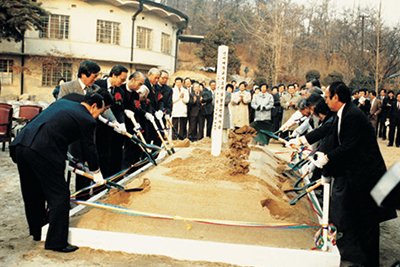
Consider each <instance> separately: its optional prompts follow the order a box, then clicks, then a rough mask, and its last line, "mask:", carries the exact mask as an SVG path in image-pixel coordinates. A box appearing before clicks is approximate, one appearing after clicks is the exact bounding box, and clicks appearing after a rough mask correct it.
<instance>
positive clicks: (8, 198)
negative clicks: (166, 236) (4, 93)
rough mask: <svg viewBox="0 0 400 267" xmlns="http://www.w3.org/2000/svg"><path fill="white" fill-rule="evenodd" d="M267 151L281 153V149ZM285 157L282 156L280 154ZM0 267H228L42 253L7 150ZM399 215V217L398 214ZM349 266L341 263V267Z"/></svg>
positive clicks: (387, 238) (396, 235)
mask: <svg viewBox="0 0 400 267" xmlns="http://www.w3.org/2000/svg"><path fill="white" fill-rule="evenodd" d="M379 144H380V147H381V152H382V154H383V156H384V158H385V161H386V164H387V167H388V168H389V167H390V166H391V165H392V164H393V163H395V162H397V161H399V159H400V148H396V147H390V148H388V147H387V146H386V145H387V142H386V141H385V142H383V141H381V140H379ZM268 148H270V149H273V150H274V151H278V152H284V151H285V150H286V149H285V148H283V147H282V145H280V144H277V143H272V144H270V145H269V146H268ZM281 155H285V153H283V154H281ZM0 182H1V184H2V186H1V187H0V195H1V196H2V204H1V210H0V222H1V228H0V266H161V267H166V266H178V267H181V266H204V267H211V266H221V267H225V266H232V265H229V264H224V263H219V264H218V263H208V262H193V261H190V262H189V261H180V260H175V259H172V258H168V257H162V256H152V255H137V254H127V253H120V252H106V251H101V250H93V249H88V248H83V247H81V248H80V249H79V250H78V251H76V252H74V253H70V254H63V253H57V252H53V251H47V250H44V249H43V242H34V241H33V240H32V237H31V236H29V235H28V226H27V223H26V219H25V213H24V207H23V201H22V196H21V192H20V186H19V179H18V172H17V169H16V165H15V164H14V163H13V162H12V161H11V159H10V158H9V157H8V147H7V146H6V150H5V151H4V152H3V151H0ZM398 214H399V215H400V213H398ZM399 244H400V219H399V218H397V219H394V220H391V221H388V222H385V223H382V224H381V266H384V267H389V266H390V265H391V264H392V263H393V262H394V261H395V260H396V259H400V246H399ZM348 265H349V263H345V262H343V263H342V264H341V267H347V266H348Z"/></svg>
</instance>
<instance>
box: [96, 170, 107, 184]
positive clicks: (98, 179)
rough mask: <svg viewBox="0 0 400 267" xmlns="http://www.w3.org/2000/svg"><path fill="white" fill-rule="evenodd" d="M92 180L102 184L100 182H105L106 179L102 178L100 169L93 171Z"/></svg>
mask: <svg viewBox="0 0 400 267" xmlns="http://www.w3.org/2000/svg"><path fill="white" fill-rule="evenodd" d="M93 181H94V182H95V183H96V184H98V185H102V184H105V183H106V181H105V180H104V178H103V174H101V171H100V170H99V171H98V172H96V173H93Z"/></svg>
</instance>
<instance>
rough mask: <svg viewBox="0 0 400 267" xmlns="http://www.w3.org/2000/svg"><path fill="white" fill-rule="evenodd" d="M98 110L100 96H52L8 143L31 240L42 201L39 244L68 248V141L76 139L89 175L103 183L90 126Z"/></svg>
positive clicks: (37, 232) (35, 236)
mask: <svg viewBox="0 0 400 267" xmlns="http://www.w3.org/2000/svg"><path fill="white" fill-rule="evenodd" d="M103 111H104V100H103V97H102V96H100V95H99V94H97V93H89V94H87V95H86V96H85V98H84V101H83V102H82V103H75V102H72V101H68V100H65V99H61V100H58V101H56V102H54V103H53V104H52V105H50V106H49V107H48V108H47V109H45V110H44V111H43V112H42V113H40V114H39V115H38V116H37V117H36V118H35V119H34V120H32V121H31V122H30V123H29V124H28V125H27V126H26V127H25V128H24V129H23V130H22V131H21V133H20V134H18V136H17V137H16V138H15V139H14V141H13V142H12V143H11V144H10V154H11V157H12V158H13V161H14V162H15V163H17V165H18V172H19V175H20V180H21V190H22V195H23V199H24V203H25V213H26V218H27V221H28V225H29V231H30V234H31V235H33V239H34V240H36V241H39V240H40V238H41V229H42V226H43V225H44V224H45V220H46V219H45V218H46V208H45V202H46V201H47V204H48V207H49V214H48V220H49V229H48V232H47V238H46V242H45V249H50V250H55V251H60V252H72V251H75V250H77V249H78V247H75V246H71V245H69V244H68V242H67V240H68V227H69V209H70V204H69V201H70V191H69V187H68V184H67V182H66V181H65V178H64V170H65V160H66V154H67V149H68V145H69V144H70V143H72V142H74V141H76V140H79V139H80V144H81V146H82V152H83V153H84V155H85V159H86V161H87V162H88V165H89V169H90V171H93V172H94V178H95V179H94V180H95V181H96V183H98V184H103V183H104V180H103V176H102V174H101V172H100V169H99V164H98V157H97V151H96V145H95V143H94V131H95V128H96V120H95V119H96V118H97V117H98V116H99V115H100V114H101V113H102V112H103Z"/></svg>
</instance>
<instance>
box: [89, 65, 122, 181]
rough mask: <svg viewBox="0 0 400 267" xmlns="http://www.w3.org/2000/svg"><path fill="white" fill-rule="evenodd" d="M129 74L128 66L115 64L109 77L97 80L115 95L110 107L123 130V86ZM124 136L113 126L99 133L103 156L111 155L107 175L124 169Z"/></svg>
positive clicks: (98, 83)
mask: <svg viewBox="0 0 400 267" xmlns="http://www.w3.org/2000/svg"><path fill="white" fill-rule="evenodd" d="M127 75H128V69H127V68H126V67H124V66H122V65H115V66H114V67H113V68H112V69H111V71H110V75H109V77H108V78H106V79H101V80H97V81H96V82H95V84H97V85H98V86H99V87H101V88H107V90H108V91H109V92H110V93H111V95H112V96H113V98H114V102H113V103H112V104H111V108H110V109H111V111H112V113H113V114H114V116H115V118H116V119H117V122H118V124H119V125H118V127H119V128H120V129H121V130H122V131H126V126H125V113H124V98H125V92H124V90H123V89H122V88H121V86H122V84H123V83H124V82H125V81H126V78H127ZM124 138H125V137H124V136H123V135H121V134H119V133H117V132H115V131H114V130H113V129H112V128H111V127H106V128H104V131H103V135H101V134H100V136H99V135H98V139H100V140H97V141H96V142H101V143H102V145H101V146H99V154H101V155H102V157H109V159H110V165H109V167H108V168H106V169H107V172H104V175H105V176H106V177H108V176H111V175H113V174H116V173H117V172H119V171H121V169H122V147H123V143H124ZM106 169H105V170H106ZM105 170H104V171H105Z"/></svg>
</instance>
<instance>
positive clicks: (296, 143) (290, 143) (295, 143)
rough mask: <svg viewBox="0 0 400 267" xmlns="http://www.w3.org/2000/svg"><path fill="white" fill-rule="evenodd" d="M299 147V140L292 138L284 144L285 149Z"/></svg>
mask: <svg viewBox="0 0 400 267" xmlns="http://www.w3.org/2000/svg"><path fill="white" fill-rule="evenodd" d="M299 146H301V142H300V139H299V138H293V139H290V140H289V141H288V142H287V143H286V147H291V148H292V147H299Z"/></svg>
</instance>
